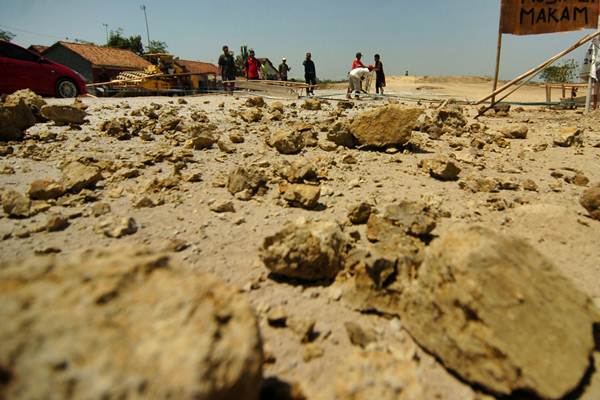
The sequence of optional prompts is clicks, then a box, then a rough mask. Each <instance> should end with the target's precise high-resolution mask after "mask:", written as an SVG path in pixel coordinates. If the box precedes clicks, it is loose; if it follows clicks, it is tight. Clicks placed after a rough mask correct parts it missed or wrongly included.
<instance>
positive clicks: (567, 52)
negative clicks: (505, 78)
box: [475, 31, 600, 104]
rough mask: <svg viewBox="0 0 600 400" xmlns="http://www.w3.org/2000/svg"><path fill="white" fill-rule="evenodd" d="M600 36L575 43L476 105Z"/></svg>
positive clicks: (588, 37) (588, 36) (590, 36)
mask: <svg viewBox="0 0 600 400" xmlns="http://www.w3.org/2000/svg"><path fill="white" fill-rule="evenodd" d="M598 36H600V31H598V32H595V33H592V34H589V35H587V36H585V37H583V38H582V39H580V40H578V41H577V42H576V43H574V44H573V45H571V46H570V47H569V48H567V49H565V50H563V51H561V52H560V53H558V54H557V55H555V56H554V57H552V58H549V59H548V60H546V61H544V62H543V63H541V64H540V65H538V66H537V67H535V68H532V69H530V70H529V71H527V72H525V73H523V74H521V75H519V76H518V77H516V78H515V79H513V80H512V81H510V82H508V83H507V84H505V85H503V86H502V87H500V88H498V89H496V90H494V91H493V92H492V93H490V94H488V95H487V96H485V97H484V98H482V99H481V100H479V101H478V102H476V103H475V104H481V103H483V102H484V101H486V100H489V99H491V98H492V97H495V96H496V95H498V94H499V93H502V92H504V91H505V90H506V89H508V88H509V87H511V86H513V85H515V84H517V83H519V82H521V81H522V80H523V79H525V78H528V77H530V76H532V75H535V74H537V73H538V72H540V71H541V70H543V69H544V68H546V67H547V66H548V65H550V64H552V63H554V62H555V61H556V60H558V59H560V58H562V57H564V56H565V55H567V54H569V53H570V52H572V51H573V50H576V49H578V48H579V47H581V46H583V45H584V44H586V43H588V42H589V41H590V40H593V39H594V38H596V37H598Z"/></svg>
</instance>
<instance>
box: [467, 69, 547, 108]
mask: <svg viewBox="0 0 600 400" xmlns="http://www.w3.org/2000/svg"><path fill="white" fill-rule="evenodd" d="M533 78H535V75H532V76H530V77H529V78H528V79H527V80H525V81H524V82H521V83H520V84H519V85H518V86H517V87H516V88H514V89H513V90H511V91H510V92H508V93H507V94H505V95H504V96H502V97H501V98H500V99H498V101H494V102H492V103H491V104H490V105H489V106H487V107H485V108H483V109H481V110H479V112H478V113H477V116H476V117H475V119H477V118H479V117H481V116H482V115H483V114H485V113H486V112H487V111H488V110H491V109H492V108H494V106H495V105H496V104H498V103H500V102H501V101H502V100H504V99H506V98H507V97H509V96H510V95H512V94H513V93H514V92H516V91H517V90H519V89H521V88H522V87H523V86H525V85H527V84H528V83H529V82H531V80H532V79H533ZM548 90H550V89H549V87H546V93H547V92H548ZM546 100H548V99H547V98H546Z"/></svg>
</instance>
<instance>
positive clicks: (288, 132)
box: [269, 128, 304, 154]
mask: <svg viewBox="0 0 600 400" xmlns="http://www.w3.org/2000/svg"><path fill="white" fill-rule="evenodd" d="M269 144H270V145H271V146H273V147H275V148H276V149H277V151H278V152H279V153H281V154H298V153H300V152H301V151H302V149H303V148H304V134H303V133H302V132H301V131H299V130H293V129H289V128H282V129H279V130H277V131H276V132H274V133H273V134H271V138H270V140H269Z"/></svg>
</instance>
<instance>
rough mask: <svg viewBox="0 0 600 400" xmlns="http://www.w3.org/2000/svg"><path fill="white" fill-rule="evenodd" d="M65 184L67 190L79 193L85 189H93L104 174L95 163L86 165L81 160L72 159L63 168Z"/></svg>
mask: <svg viewBox="0 0 600 400" xmlns="http://www.w3.org/2000/svg"><path fill="white" fill-rule="evenodd" d="M62 172H63V185H64V188H65V190H66V191H68V192H72V193H79V192H80V191H81V190H83V189H93V188H94V187H95V185H96V183H98V182H99V181H100V180H102V174H101V173H100V170H99V169H98V168H97V167H95V166H93V165H84V164H82V163H81V162H79V161H72V162H70V163H68V164H67V165H65V166H64V168H62Z"/></svg>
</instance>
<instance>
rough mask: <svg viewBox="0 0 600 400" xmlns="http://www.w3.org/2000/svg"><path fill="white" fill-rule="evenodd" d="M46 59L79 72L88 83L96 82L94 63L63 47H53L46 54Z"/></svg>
mask: <svg viewBox="0 0 600 400" xmlns="http://www.w3.org/2000/svg"><path fill="white" fill-rule="evenodd" d="M44 57H46V58H48V59H50V60H52V61H55V62H57V63H60V64H63V65H66V66H67V67H69V68H71V69H72V70H74V71H77V72H79V73H80V74H81V75H83V77H84V78H85V80H86V81H87V82H88V83H91V82H93V81H94V73H93V72H92V63H90V62H89V61H88V60H86V59H85V58H83V57H81V56H80V55H79V54H77V53H75V52H73V51H71V50H69V49H67V48H65V47H63V46H60V45H59V46H53V47H51V48H49V49H48V50H46V51H45V52H44Z"/></svg>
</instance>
